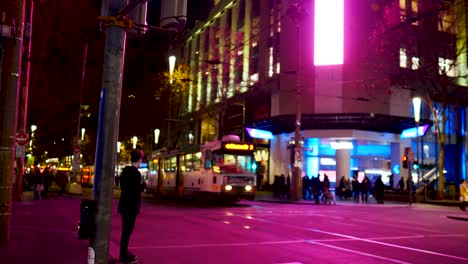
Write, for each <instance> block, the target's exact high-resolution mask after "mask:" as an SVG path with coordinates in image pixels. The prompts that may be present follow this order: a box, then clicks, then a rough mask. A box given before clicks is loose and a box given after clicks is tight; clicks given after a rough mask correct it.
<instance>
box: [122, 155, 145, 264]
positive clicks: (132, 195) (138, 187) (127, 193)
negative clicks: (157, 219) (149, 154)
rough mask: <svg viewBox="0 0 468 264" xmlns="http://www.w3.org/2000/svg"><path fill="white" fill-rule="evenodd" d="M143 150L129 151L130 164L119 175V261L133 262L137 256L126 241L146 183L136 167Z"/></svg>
mask: <svg viewBox="0 0 468 264" xmlns="http://www.w3.org/2000/svg"><path fill="white" fill-rule="evenodd" d="M142 158H143V152H142V151H141V150H133V151H132V152H131V153H130V159H131V163H132V165H131V166H126V167H125V168H124V169H123V170H122V174H121V175H120V188H121V194H120V200H119V206H118V212H119V214H120V215H121V216H122V236H121V238H120V257H119V261H121V262H135V261H137V257H136V256H135V255H133V254H131V253H129V252H128V243H129V240H130V236H131V235H132V232H133V228H134V227H135V221H136V217H137V215H138V214H139V213H140V206H141V193H142V192H143V191H144V190H145V188H146V184H145V183H144V182H143V181H142V178H141V174H140V171H139V170H138V167H139V166H140V164H141V160H142Z"/></svg>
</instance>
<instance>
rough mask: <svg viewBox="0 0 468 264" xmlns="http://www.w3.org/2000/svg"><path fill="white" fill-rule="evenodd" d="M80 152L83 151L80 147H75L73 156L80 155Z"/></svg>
mask: <svg viewBox="0 0 468 264" xmlns="http://www.w3.org/2000/svg"><path fill="white" fill-rule="evenodd" d="M80 150H81V148H80V146H73V154H78V153H80Z"/></svg>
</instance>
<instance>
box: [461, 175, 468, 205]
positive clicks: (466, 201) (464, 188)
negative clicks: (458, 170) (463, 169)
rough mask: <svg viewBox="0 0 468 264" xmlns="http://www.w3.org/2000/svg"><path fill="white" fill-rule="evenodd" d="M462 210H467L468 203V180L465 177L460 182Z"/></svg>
mask: <svg viewBox="0 0 468 264" xmlns="http://www.w3.org/2000/svg"><path fill="white" fill-rule="evenodd" d="M460 202H461V204H460V210H462V211H466V206H467V205H468V182H466V180H465V179H463V180H462V182H461V183H460Z"/></svg>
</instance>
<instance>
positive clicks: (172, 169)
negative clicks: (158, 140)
mask: <svg viewBox="0 0 468 264" xmlns="http://www.w3.org/2000/svg"><path fill="white" fill-rule="evenodd" d="M176 168H177V157H171V159H170V167H169V171H170V172H175V171H176Z"/></svg>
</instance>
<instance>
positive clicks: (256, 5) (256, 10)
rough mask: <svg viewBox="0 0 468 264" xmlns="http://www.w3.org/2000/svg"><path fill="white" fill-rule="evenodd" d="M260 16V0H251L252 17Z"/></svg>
mask: <svg viewBox="0 0 468 264" xmlns="http://www.w3.org/2000/svg"><path fill="white" fill-rule="evenodd" d="M259 16H260V1H258V0H257V1H255V0H254V1H252V18H256V17H259Z"/></svg>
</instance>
